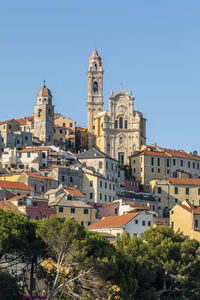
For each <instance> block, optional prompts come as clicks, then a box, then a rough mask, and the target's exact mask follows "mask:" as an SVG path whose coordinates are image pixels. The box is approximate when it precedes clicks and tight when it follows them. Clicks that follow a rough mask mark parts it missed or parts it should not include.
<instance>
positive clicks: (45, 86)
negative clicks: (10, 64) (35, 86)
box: [43, 80, 46, 88]
mask: <svg viewBox="0 0 200 300" xmlns="http://www.w3.org/2000/svg"><path fill="white" fill-rule="evenodd" d="M43 82H44V88H45V87H46V85H45V80H43Z"/></svg>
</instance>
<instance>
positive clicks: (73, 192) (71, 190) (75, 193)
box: [64, 187, 86, 198]
mask: <svg viewBox="0 0 200 300" xmlns="http://www.w3.org/2000/svg"><path fill="white" fill-rule="evenodd" d="M64 190H65V191H67V192H68V193H69V194H71V195H72V196H75V197H82V198H86V196H85V195H84V194H82V193H81V192H80V191H79V190H77V189H75V188H74V187H67V188H65V189H64Z"/></svg>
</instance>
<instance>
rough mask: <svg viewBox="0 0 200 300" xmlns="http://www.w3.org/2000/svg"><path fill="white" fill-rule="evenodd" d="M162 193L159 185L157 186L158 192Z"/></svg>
mask: <svg viewBox="0 0 200 300" xmlns="http://www.w3.org/2000/svg"><path fill="white" fill-rule="evenodd" d="M161 193H162V189H161V187H160V186H159V187H158V194H161Z"/></svg>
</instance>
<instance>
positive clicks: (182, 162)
mask: <svg viewBox="0 0 200 300" xmlns="http://www.w3.org/2000/svg"><path fill="white" fill-rule="evenodd" d="M181 167H183V160H182V159H181Z"/></svg>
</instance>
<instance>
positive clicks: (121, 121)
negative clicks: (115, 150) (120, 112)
mask: <svg viewBox="0 0 200 300" xmlns="http://www.w3.org/2000/svg"><path fill="white" fill-rule="evenodd" d="M119 128H120V129H122V128H123V117H119Z"/></svg>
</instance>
